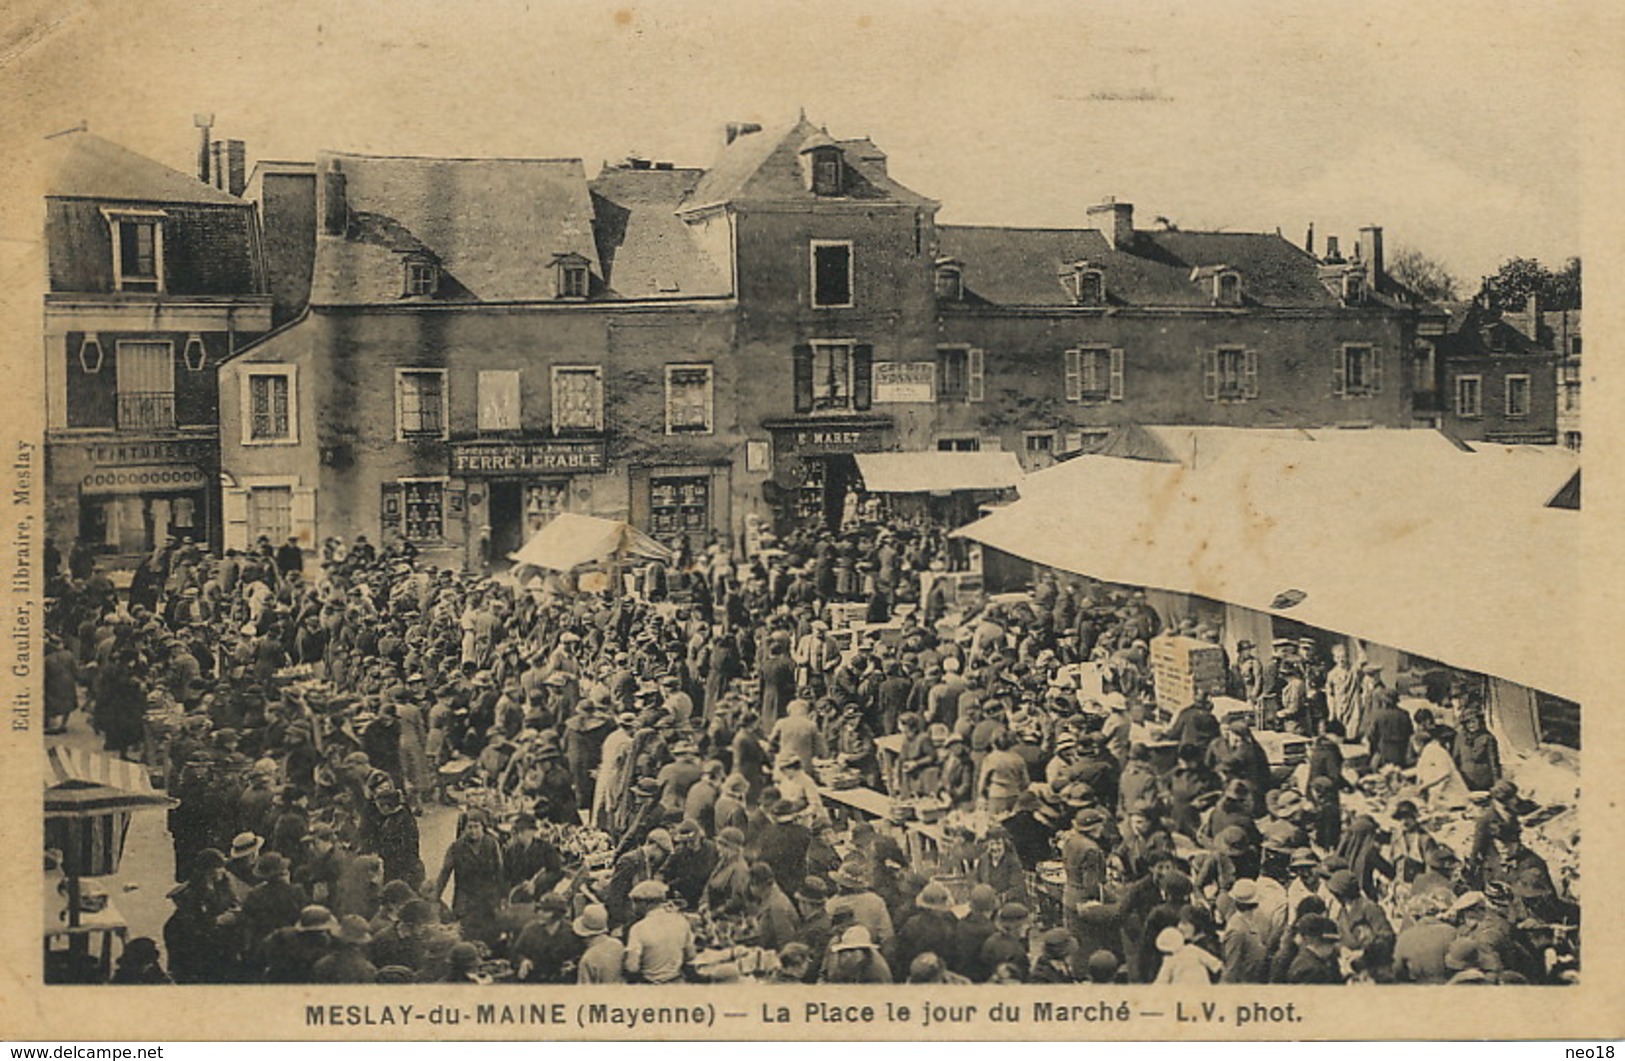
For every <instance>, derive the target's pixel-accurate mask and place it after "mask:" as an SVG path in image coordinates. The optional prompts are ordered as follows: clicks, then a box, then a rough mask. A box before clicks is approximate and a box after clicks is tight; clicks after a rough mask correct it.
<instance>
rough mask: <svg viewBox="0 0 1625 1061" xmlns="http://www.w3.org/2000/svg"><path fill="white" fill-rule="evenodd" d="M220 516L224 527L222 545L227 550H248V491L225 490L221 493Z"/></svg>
mask: <svg viewBox="0 0 1625 1061" xmlns="http://www.w3.org/2000/svg"><path fill="white" fill-rule="evenodd" d="M220 509H221V512H220V515H221V522H222V523H223V524H224V526H223V527H222V528H221V530H222V544H223V545H224V546H225V547H226V548H227V549H247V548H248V491H247V490H223V491H221V493H220Z"/></svg>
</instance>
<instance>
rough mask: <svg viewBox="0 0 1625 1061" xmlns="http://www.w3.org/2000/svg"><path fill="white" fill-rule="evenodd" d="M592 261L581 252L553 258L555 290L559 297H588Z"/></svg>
mask: <svg viewBox="0 0 1625 1061" xmlns="http://www.w3.org/2000/svg"><path fill="white" fill-rule="evenodd" d="M591 267H592V263H591V262H589V261H588V260H587V259H586V258H584V257H582V256H581V255H579V254H574V253H571V254H560V255H558V256H557V257H555V258H554V259H553V282H554V291H555V293H556V297H558V298H586V297H587V293H588V291H589V290H590V287H591V282H592V271H591Z"/></svg>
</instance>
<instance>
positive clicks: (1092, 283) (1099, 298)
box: [1074, 267, 1106, 306]
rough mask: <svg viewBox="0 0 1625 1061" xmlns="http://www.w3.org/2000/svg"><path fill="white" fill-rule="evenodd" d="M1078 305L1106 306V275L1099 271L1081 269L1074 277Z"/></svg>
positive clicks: (1086, 268)
mask: <svg viewBox="0 0 1625 1061" xmlns="http://www.w3.org/2000/svg"><path fill="white" fill-rule="evenodd" d="M1074 284H1075V288H1074V290H1075V291H1076V297H1077V300H1078V305H1080V306H1103V305H1105V304H1106V274H1105V273H1103V272H1101V271H1100V270H1099V269H1090V268H1088V267H1080V268H1079V269H1078V271H1077V273H1076V274H1075V275H1074Z"/></svg>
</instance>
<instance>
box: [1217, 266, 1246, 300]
mask: <svg viewBox="0 0 1625 1061" xmlns="http://www.w3.org/2000/svg"><path fill="white" fill-rule="evenodd" d="M1213 304H1214V305H1216V306H1239V305H1241V274H1240V273H1238V272H1236V271H1234V270H1227V271H1224V272H1219V273H1215V274H1214V277H1213Z"/></svg>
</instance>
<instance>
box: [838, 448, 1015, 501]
mask: <svg viewBox="0 0 1625 1061" xmlns="http://www.w3.org/2000/svg"><path fill="white" fill-rule="evenodd" d="M857 459H858V471H859V472H861V473H862V475H863V485H864V487H865V488H866V489H868V490H869V491H871V492H873V493H877V494H949V493H953V492H954V491H956V490H1007V489H1009V488H1010V487H1013V486H1016V485H1018V484H1020V482H1021V480H1022V472H1021V464H1020V462H1018V461H1017V460H1016V455H1015V454H1014V453H1007V452H1004V451H1002V450H993V451H989V452H985V453H984V452H976V453H948V452H942V451H938V450H925V451H921V452H917V453H859V454H858V455H857Z"/></svg>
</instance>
